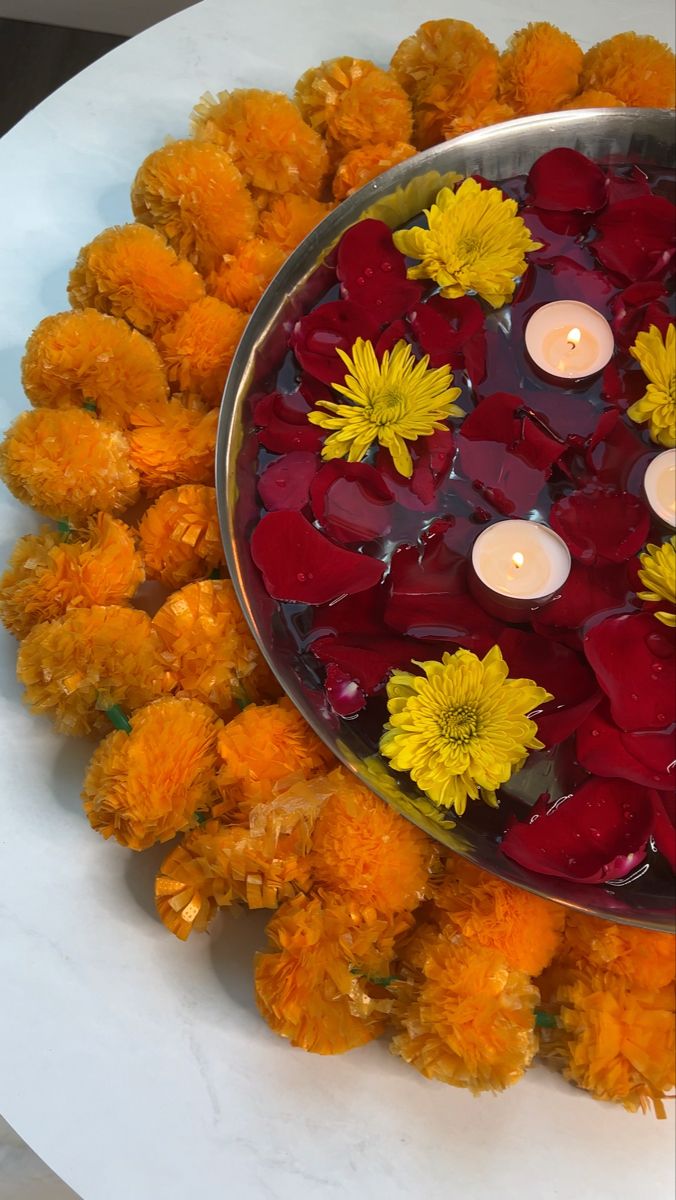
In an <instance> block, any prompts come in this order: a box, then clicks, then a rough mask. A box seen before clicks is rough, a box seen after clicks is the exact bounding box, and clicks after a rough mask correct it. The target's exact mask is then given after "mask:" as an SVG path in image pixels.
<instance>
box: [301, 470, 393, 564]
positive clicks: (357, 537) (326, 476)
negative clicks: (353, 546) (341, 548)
mask: <svg viewBox="0 0 676 1200" xmlns="http://www.w3.org/2000/svg"><path fill="white" fill-rule="evenodd" d="M310 499H311V501H312V511H313V512H314V515H315V517H316V519H317V520H318V521H319V523H320V525H322V526H323V528H324V529H325V530H326V532H327V533H328V534H329V536H330V537H333V538H336V540H337V541H339V542H346V543H350V542H364V541H366V542H368V541H371V540H372V539H373V538H377V537H382V536H383V535H384V534H386V533H389V531H390V529H391V527H392V515H391V506H392V492H391V491H390V489H389V488H388V486H387V484H386V483H385V480H384V479H383V477H382V475H381V474H380V472H379V471H376V469H375V467H371V466H369V465H368V464H367V463H349V462H344V461H343V460H342V459H336V460H334V461H333V462H328V463H326V464H325V465H324V466H323V467H321V468H320V470H319V471H318V472H317V474H316V476H315V477H314V479H313V480H312V484H311V486H310Z"/></svg>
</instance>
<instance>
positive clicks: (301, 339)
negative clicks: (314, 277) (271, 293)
mask: <svg viewBox="0 0 676 1200" xmlns="http://www.w3.org/2000/svg"><path fill="white" fill-rule="evenodd" d="M380 327H381V321H380V319H379V318H376V317H375V316H373V315H371V314H370V313H369V312H367V311H366V310H365V309H363V308H362V307H361V306H360V305H359V304H353V303H352V302H351V301H350V300H330V301H329V302H328V303H327V304H320V305H319V307H318V308H315V309H314V310H313V311H312V312H310V313H308V314H307V316H305V317H301V318H300V320H299V321H296V324H295V325H294V327H293V330H292V331H291V339H290V343H291V348H292V350H293V352H294V354H295V355H296V358H297V359H298V361H299V363H300V365H301V367H303V369H304V370H305V371H307V372H308V373H309V374H310V375H314V377H315V378H316V379H319V380H321V382H322V383H329V384H330V383H342V381H343V380H344V378H345V363H344V362H343V361H342V360H341V359H340V357H339V356H338V354H337V353H336V351H337V350H339V349H340V350H344V351H345V352H346V353H349V352H350V350H351V349H352V347H353V345H354V343H355V342H356V340H357V338H358V337H361V338H364V340H365V341H371V342H375V341H377V339H378V335H379V333H380Z"/></svg>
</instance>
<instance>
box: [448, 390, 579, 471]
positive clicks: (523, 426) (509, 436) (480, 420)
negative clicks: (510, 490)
mask: <svg viewBox="0 0 676 1200" xmlns="http://www.w3.org/2000/svg"><path fill="white" fill-rule="evenodd" d="M537 399H538V400H539V396H538V397H537ZM462 436H463V437H464V438H469V439H470V440H471V441H492V442H501V443H502V444H503V445H504V446H506V447H508V448H509V450H510V452H511V453H512V454H515V455H516V456H517V457H518V458H521V459H523V461H524V462H525V463H526V464H527V465H528V466H529V467H533V468H534V469H535V470H538V471H547V470H548V469H549V468H550V467H551V466H552V465H553V463H555V462H556V461H557V459H558V458H560V456H561V454H562V452H563V450H564V449H565V446H564V445H563V443H562V440H561V438H560V437H559V436H558V435H557V434H555V433H554V431H553V430H552V429H551V428H550V426H549V423H548V419H547V417H546V416H545V415H543V414H542V413H539V412H537V411H536V409H535V408H533V407H530V406H529V405H528V404H527V403H526V402H525V400H524V398H523V397H522V396H512V395H510V394H509V393H508V392H496V393H495V394H494V395H492V396H486V397H485V398H484V399H483V400H482V401H481V403H480V404H478V405H477V407H476V408H475V409H474V411H473V412H471V413H469V415H468V416H467V417H465V420H464V421H463V423H462Z"/></svg>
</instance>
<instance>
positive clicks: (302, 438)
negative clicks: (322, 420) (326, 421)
mask: <svg viewBox="0 0 676 1200" xmlns="http://www.w3.org/2000/svg"><path fill="white" fill-rule="evenodd" d="M289 399H290V397H288V396H283V395H282V394H281V393H280V392H271V393H270V395H269V396H262V397H261V399H260V400H258V402H257V403H256V405H255V407H254V413H253V420H254V425H257V426H259V429H258V432H257V437H258V441H259V443H260V445H261V446H265V449H266V450H272V451H273V452H274V453H275V454H286V453H287V452H288V451H291V450H303V451H308V452H310V453H312V452H314V451H317V450H319V448H320V447H321V445H322V443H323V441H324V438H325V437H326V432H325V430H323V429H321V428H320V427H319V425H310V423H309V422H308V421H307V419H304V420H303V423H300V422H299V421H298V419H297V418H296V416H295V415H294V419H293V420H290V419H289V417H288V415H287V414H288V412H289V409H288V407H287V405H286V402H287V401H288V400H289ZM300 399H301V400H303V397H300ZM306 411H307V412H309V411H310V410H309V406H308V405H307V404H306ZM281 414H284V415H281Z"/></svg>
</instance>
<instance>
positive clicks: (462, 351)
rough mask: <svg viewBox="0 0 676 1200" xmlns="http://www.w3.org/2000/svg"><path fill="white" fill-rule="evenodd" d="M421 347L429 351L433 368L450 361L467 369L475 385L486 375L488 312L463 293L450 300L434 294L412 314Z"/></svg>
mask: <svg viewBox="0 0 676 1200" xmlns="http://www.w3.org/2000/svg"><path fill="white" fill-rule="evenodd" d="M408 319H409V322H410V324H411V328H412V330H413V333H414V334H415V336H416V338H417V340H418V343H419V345H420V348H421V350H422V351H423V353H424V354H429V358H430V366H431V367H443V366H444V365H445V364H446V363H450V365H451V366H452V367H453V369H454V370H457V369H464V370H466V371H467V373H468V375H469V376H470V379H471V380H472V383H473V384H474V386H475V387H476V386H478V384H480V383H481V382H482V381H483V379H484V377H485V374H486V336H485V333H484V312H483V309H482V307H481V305H480V304H479V302H478V300H474V299H472V297H471V296H461V297H460V298H459V299H457V300H446V299H444V297H443V296H432V297H430V299H429V300H428V301H426V303H424V304H417V305H415V306H414V307H413V308H412V309H411V310H410V311H409V314H408Z"/></svg>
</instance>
